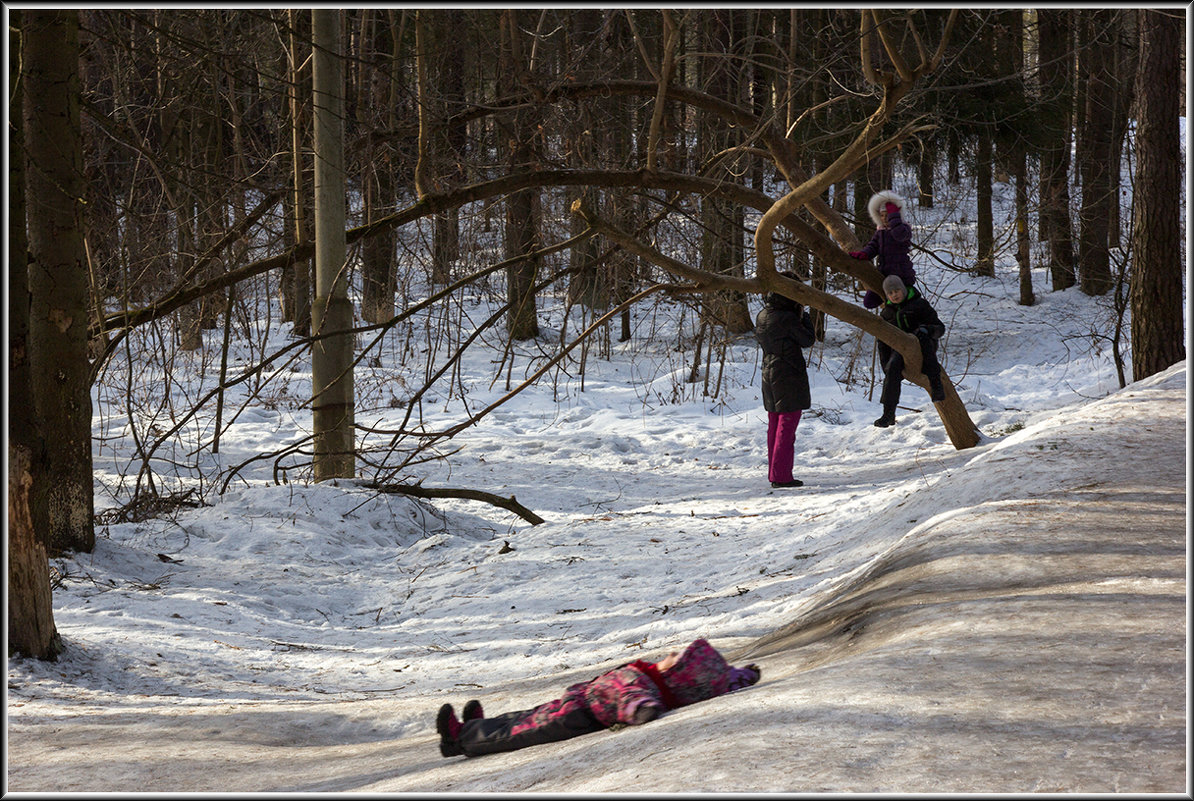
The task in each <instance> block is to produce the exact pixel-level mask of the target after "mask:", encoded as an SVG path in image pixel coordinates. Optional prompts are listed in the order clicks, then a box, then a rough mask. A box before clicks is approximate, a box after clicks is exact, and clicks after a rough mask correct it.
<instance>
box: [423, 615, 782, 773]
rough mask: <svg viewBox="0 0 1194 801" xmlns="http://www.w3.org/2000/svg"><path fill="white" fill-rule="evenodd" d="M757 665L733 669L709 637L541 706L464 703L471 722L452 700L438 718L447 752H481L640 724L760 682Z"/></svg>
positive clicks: (578, 686) (630, 665) (605, 676)
mask: <svg viewBox="0 0 1194 801" xmlns="http://www.w3.org/2000/svg"><path fill="white" fill-rule="evenodd" d="M760 672H761V671H760V670H759V668H758V666H757V665H747V666H746V667H741V668H736V667H731V666H730V665H729V664H728V663H727V662H726V660H725V659H724V658H723V657H722V655H721V654H720V653H718V652H717V649H715V648H714V647H713V646H712V645H710V644H709V643H708V642H706V641H705V640H704V639H699V640H695V641H693V642H692V643H691V644H690V645H689V646H688V647H687V648H685V649H684V652H683V653H679V652H676V651H673V652H672V653H670V654H668V656H667V658H665V659H663V660H662V661H660V662H657V663H654V664H652V663H650V662H644V661H642V660H641V659H640V660H638V661H636V662H629V663H627V664H625V665H622V666H621V667H617V668H614V669H613V670H611V671H609V672H608V673H603V674H601V675H600V676H597V677H596V678H594V679H591V680H589V681H583V682H580V683H579V684H573V685H572V686H571V687H569V688H568V689H567V690H565V691H564V696H563V697H562V698H557V699H556V700H554V701H549V702H547V703H546V704H540V705H539V706H537V707H535V708H534V709H528V710H524V711H521V712H507V713H506V714H504V715H499V716H498V717H496V718H487V717H485V716H484V712H483V711H482V709H481V704H480V702H479V701H475V700H474V701H469V702H468V703H467V704H465V706H464V710H463V713H462V714H463V716H464V720H463V722H461V721H460V720H458V719H457V718H456V712H455V711H454V710H453V709H452V705H451V704H444V705H443V706H442V707H440V710H439V715H438V716H437V717H436V720H435V729H436V731H437V732H439V737H440V742H439V750H440V753H441V754H443V755H444V756H446V757H449V756H458V755H459V754H464V755H465V756H470V757H472V756H480V755H481V754H494V753H497V752H499V751H514V750H517V749H519V748H526V747H528V746H531V745H540V744H542V743H551V742H555V741H557V740H567V739H568V738H570V737H578V736H580V735H582V734H589V733H590V732H595V731H600V730H601V729H605V728H608V727H610V726H613V725H615V724H618V723H622V724H628V725H632V726H633V725H638V724H642V723H647V722H648V721H651V720H654V719H655V718H656V717H658V716H659V715H660V714H662V713H664V712H666V711H667V710H669V709H675V708H676V707H681V706H686V705H688V704H694V703H696V702H697V701H704V700H706V699H709V698H713V697H715V696H718V695H723V694H725V693H728V692H733V691H734V690H737V689H740V688H742V687H748V686H750V685H752V684H754V683H755V682H757V681H758V680H759V675H760Z"/></svg>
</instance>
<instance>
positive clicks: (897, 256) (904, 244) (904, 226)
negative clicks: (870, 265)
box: [861, 212, 916, 286]
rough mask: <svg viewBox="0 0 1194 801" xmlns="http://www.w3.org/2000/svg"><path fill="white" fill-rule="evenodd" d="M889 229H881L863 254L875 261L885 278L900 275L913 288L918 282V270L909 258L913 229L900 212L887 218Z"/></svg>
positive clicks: (868, 243) (863, 250)
mask: <svg viewBox="0 0 1194 801" xmlns="http://www.w3.org/2000/svg"><path fill="white" fill-rule="evenodd" d="M887 224H888V227H887V228H879V229H877V230H876V231H875V235H874V236H872V237H871V241H870V242H867V243H866V247H864V248H863V249H862V251H861V252H862V253H864V254H866V257H867V258H868V259H875V267H876V268H877V269H878V270H879V272H881V273H883V275H884V276H888V275H898V276H899V277H900V278H902V279H904V283H905V284H908V285H909V286H911V285H912V284H913V283H915V281H916V269H915V268H914V267H913V266H912V259H911V258H910V257H909V256H908V251H909V250H910V249H911V243H912V229H911V228H910V227H909V226H908V223H906V222H904V220H903V217H901V216H900V213H899V212H896V213H895V214H892V215H891V216H890V217H888V218H887Z"/></svg>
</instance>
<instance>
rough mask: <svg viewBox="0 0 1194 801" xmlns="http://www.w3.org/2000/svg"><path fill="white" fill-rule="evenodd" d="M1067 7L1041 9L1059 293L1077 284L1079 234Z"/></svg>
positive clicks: (1053, 270)
mask: <svg viewBox="0 0 1194 801" xmlns="http://www.w3.org/2000/svg"><path fill="white" fill-rule="evenodd" d="M1072 13H1074V12H1072V11H1070V10H1066V9H1051V8H1041V9H1038V10H1037V21H1038V25H1039V30H1040V33H1039V37H1040V44H1039V52H1040V83H1041V85H1040V93H1041V98H1042V100H1041V104H1040V113H1039V118H1040V122H1041V129H1042V131H1043V134H1044V137H1045V140H1046V142H1045V144H1044V145H1043V146H1042V147H1041V149H1040V151H1041V215H1040V223H1041V239H1042V240H1044V241H1046V242H1048V243H1049V277H1050V281H1051V284H1052V286H1053V290H1054V291H1058V290H1062V289H1069V288H1070V287H1072V286H1073V285H1074V284H1075V282H1076V278H1075V274H1074V233H1073V222H1072V221H1071V219H1070V180H1069V173H1070V141H1071V134H1070V132H1071V131H1072V130H1073V127H1072V125H1071V113H1070V106H1071V104H1072V102H1073V99H1074V94H1073V79H1072V74H1073V68H1072V66H1071V62H1072V58H1073V52H1072V50H1071V48H1070V38H1071V36H1070V15H1071V14H1072Z"/></svg>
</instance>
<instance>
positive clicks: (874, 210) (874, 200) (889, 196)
mask: <svg viewBox="0 0 1194 801" xmlns="http://www.w3.org/2000/svg"><path fill="white" fill-rule="evenodd" d="M906 202H907V201H906V200H904V199H903V198H902V197H900V196H899V195H897V194H896V193H895V192H893V191H891V190H890V189H884V190H883V191H882V192H876V193H875V194H874V195H872V196H871V200H870V202H869V203H867V204H866V209H867V211H868V212H869V213H870V215H871V219H872V220H874V221H875V227H879V226H881V225H885V224H886V223H887V214H886V213H885V212H884V211H883V206H884V205H885V204H887V203H894V204H896V205H897V206H899V207H900V210H901V211H903V209H904V204H905V203H906Z"/></svg>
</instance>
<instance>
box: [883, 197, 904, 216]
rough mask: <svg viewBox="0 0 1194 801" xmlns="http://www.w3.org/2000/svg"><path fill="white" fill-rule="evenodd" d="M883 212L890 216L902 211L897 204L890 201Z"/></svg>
mask: <svg viewBox="0 0 1194 801" xmlns="http://www.w3.org/2000/svg"><path fill="white" fill-rule="evenodd" d="M883 210H884V211H885V212H887V213H888V214H895V213H896V212H897V211H899V210H900V207H899V206H897V205H896V204H894V203H892V202H891V201H890V200H889V201H887V204H886V205H885V206H884V207H883Z"/></svg>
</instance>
